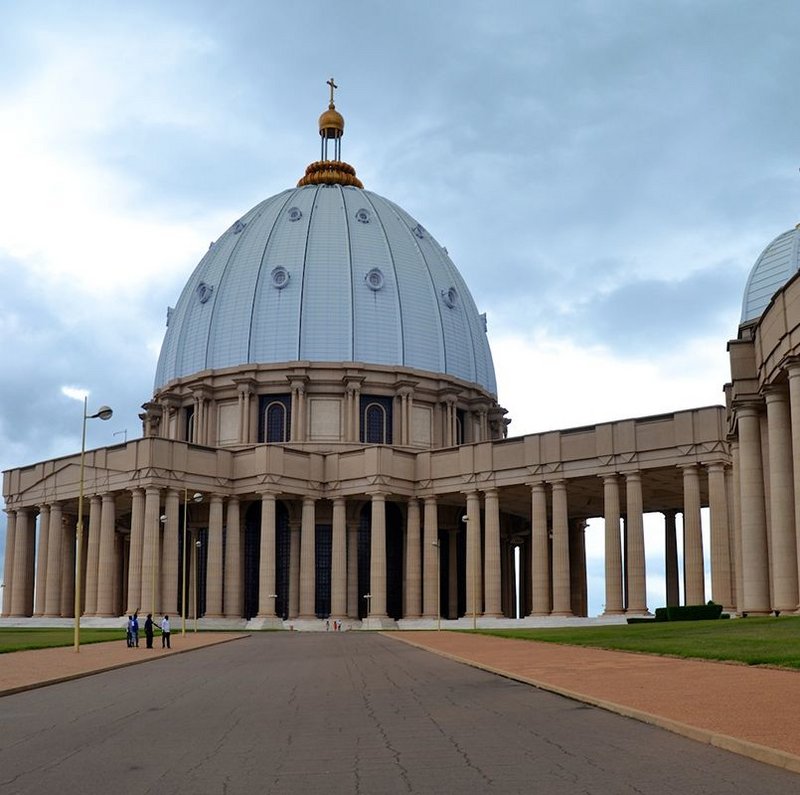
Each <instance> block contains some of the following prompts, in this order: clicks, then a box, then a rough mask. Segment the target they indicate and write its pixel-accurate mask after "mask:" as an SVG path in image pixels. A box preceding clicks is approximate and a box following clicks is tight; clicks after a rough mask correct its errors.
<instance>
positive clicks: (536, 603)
mask: <svg viewBox="0 0 800 795" xmlns="http://www.w3.org/2000/svg"><path fill="white" fill-rule="evenodd" d="M531 536H532V543H531V558H532V559H531V575H532V577H533V609H532V611H531V615H532V616H546V615H549V614H550V544H549V542H548V537H547V492H546V491H545V487H544V483H534V484H533V485H532V486H531Z"/></svg>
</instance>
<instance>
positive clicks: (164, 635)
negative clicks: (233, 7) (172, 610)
mask: <svg viewBox="0 0 800 795" xmlns="http://www.w3.org/2000/svg"><path fill="white" fill-rule="evenodd" d="M161 648H162V649H169V648H171V647H170V645H169V616H164V618H162V619H161Z"/></svg>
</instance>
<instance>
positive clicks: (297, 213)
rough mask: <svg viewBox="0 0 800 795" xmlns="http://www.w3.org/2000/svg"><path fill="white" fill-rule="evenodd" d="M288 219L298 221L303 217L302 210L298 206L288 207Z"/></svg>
mask: <svg viewBox="0 0 800 795" xmlns="http://www.w3.org/2000/svg"><path fill="white" fill-rule="evenodd" d="M286 215H288V216H289V220H290V221H299V220H300V219H301V218H302V217H303V211H302V210H301V209H300V208H299V207H290V208H289V209H288V210H287V211H286Z"/></svg>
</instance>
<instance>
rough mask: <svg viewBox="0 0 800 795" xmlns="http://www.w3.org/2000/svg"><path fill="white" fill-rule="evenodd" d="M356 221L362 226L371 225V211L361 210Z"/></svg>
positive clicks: (357, 213) (358, 211)
mask: <svg viewBox="0 0 800 795" xmlns="http://www.w3.org/2000/svg"><path fill="white" fill-rule="evenodd" d="M356 221H358V222H359V223H360V224H368V223H369V210H367V209H365V208H364V207H362V208H361V209H360V210H357V211H356Z"/></svg>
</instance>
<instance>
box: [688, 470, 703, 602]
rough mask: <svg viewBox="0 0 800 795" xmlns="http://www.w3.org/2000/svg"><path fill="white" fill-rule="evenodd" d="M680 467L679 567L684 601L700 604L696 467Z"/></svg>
mask: <svg viewBox="0 0 800 795" xmlns="http://www.w3.org/2000/svg"><path fill="white" fill-rule="evenodd" d="M682 469H683V570H684V582H685V583H686V604H687V605H702V604H705V601H706V589H705V574H704V570H703V534H702V530H701V525H700V477H699V474H698V471H697V466H696V465H694V464H691V465H689V466H685V467H682Z"/></svg>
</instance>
